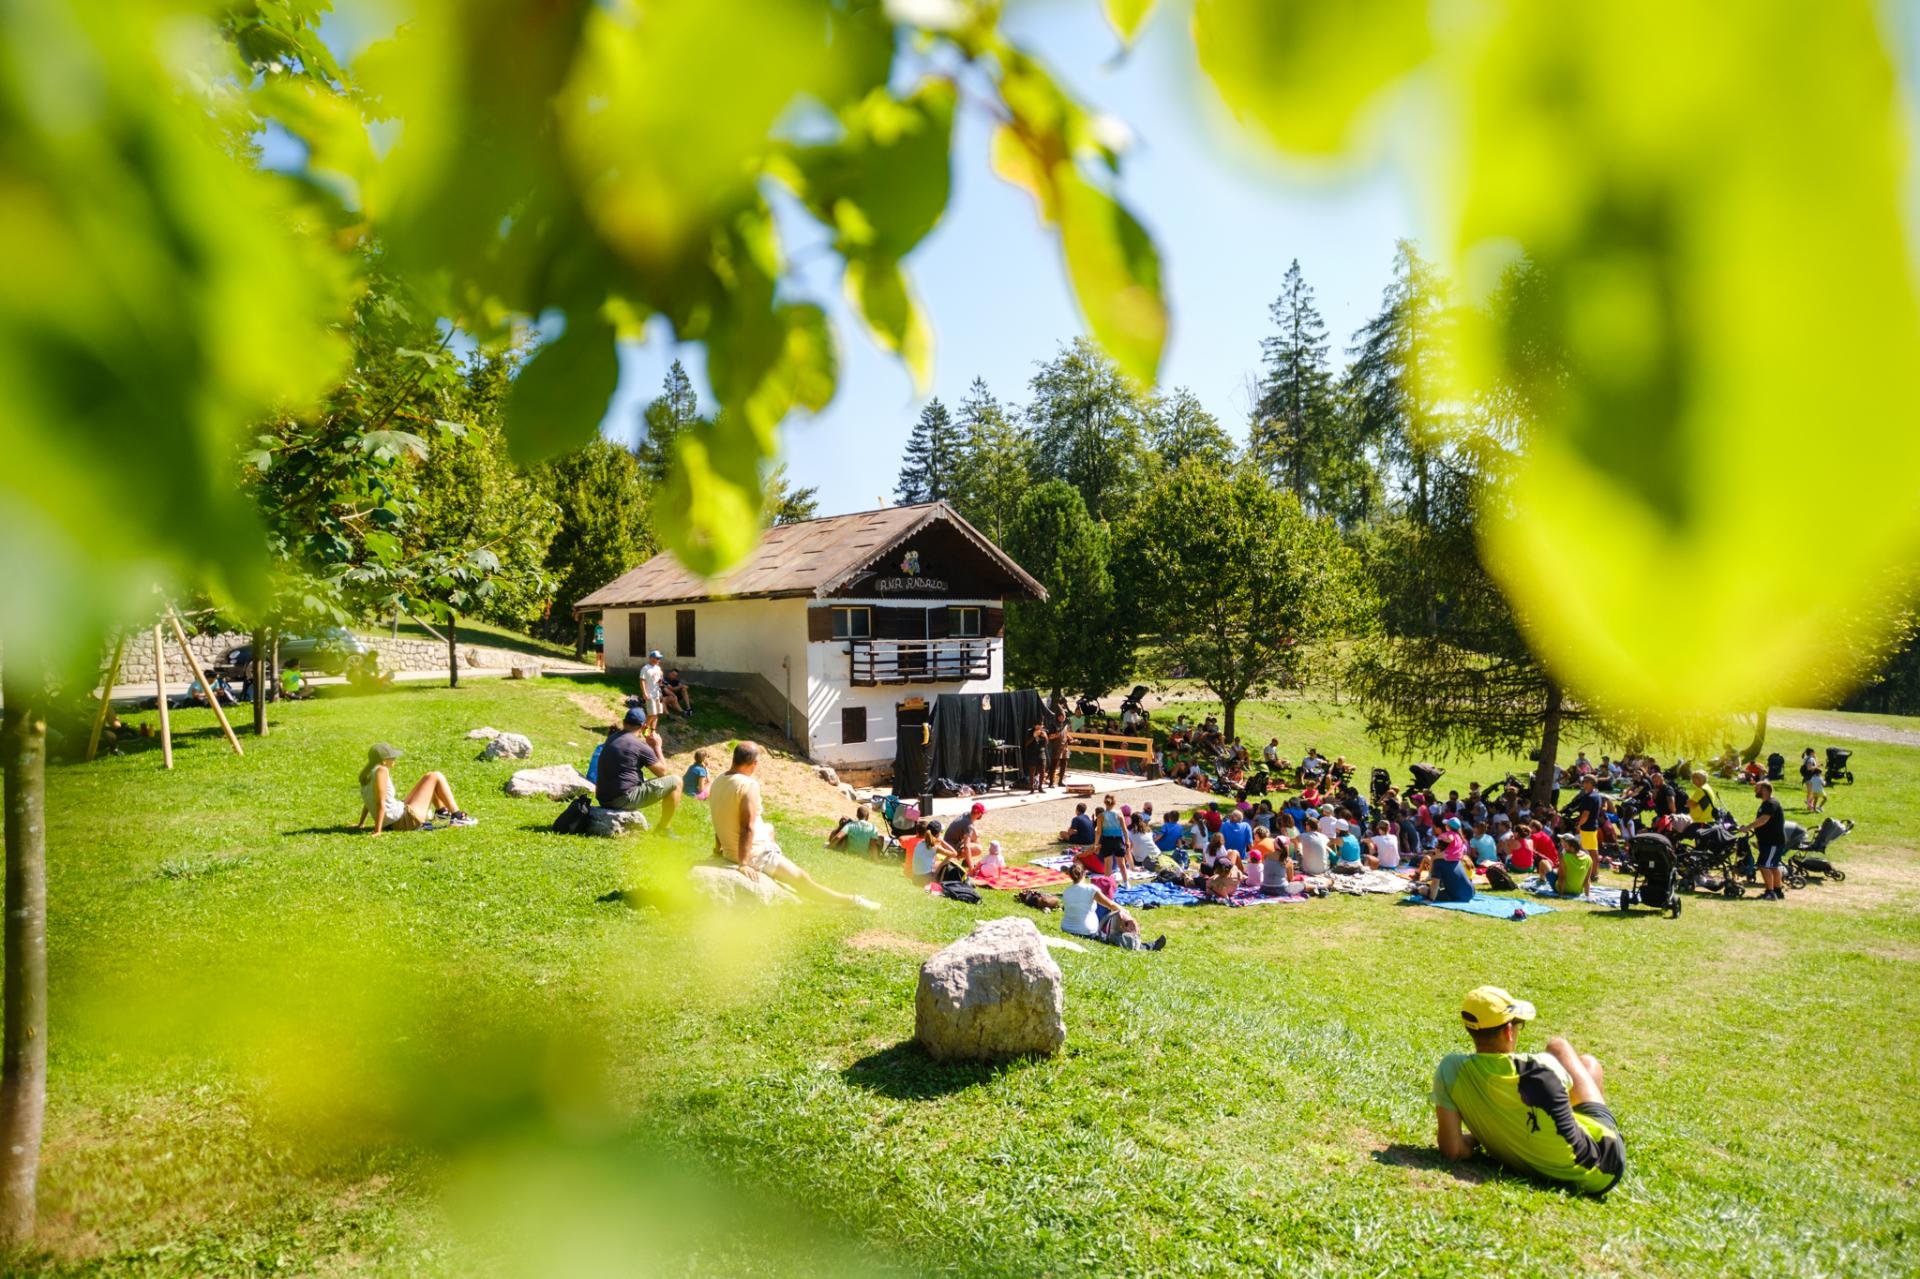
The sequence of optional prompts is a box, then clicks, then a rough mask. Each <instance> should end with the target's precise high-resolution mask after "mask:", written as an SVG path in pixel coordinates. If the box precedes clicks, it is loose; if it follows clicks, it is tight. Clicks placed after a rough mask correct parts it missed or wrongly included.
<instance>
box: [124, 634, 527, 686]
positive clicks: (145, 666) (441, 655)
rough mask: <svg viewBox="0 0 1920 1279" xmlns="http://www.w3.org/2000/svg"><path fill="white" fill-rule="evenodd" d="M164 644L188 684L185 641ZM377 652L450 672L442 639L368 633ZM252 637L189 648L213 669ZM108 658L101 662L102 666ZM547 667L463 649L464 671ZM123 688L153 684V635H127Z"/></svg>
mask: <svg viewBox="0 0 1920 1279" xmlns="http://www.w3.org/2000/svg"><path fill="white" fill-rule="evenodd" d="M162 638H163V639H164V640H165V645H164V649H163V652H164V656H165V658H166V664H167V681H168V682H169V683H172V684H185V683H187V682H189V681H190V680H192V678H193V676H194V674H195V672H193V671H191V670H189V669H188V668H187V664H186V661H185V659H183V658H182V657H181V656H180V642H179V641H178V640H176V639H174V637H173V631H172V630H171V628H163V630H162ZM360 638H361V639H362V640H363V641H364V642H365V643H366V644H367V645H369V646H370V647H371V648H372V649H373V650H374V652H376V653H378V654H379V655H380V669H381V670H382V671H383V672H388V673H392V672H396V671H445V670H446V669H447V646H446V645H445V644H442V643H441V642H440V641H439V640H430V639H426V640H423V639H391V638H389V637H387V636H384V635H363V636H361V637H360ZM251 639H252V637H251V636H248V635H243V634H237V633H234V632H230V631H228V632H212V633H209V634H205V635H188V636H187V647H189V648H190V649H192V650H193V655H194V658H195V659H196V660H197V661H198V662H199V663H200V665H201V666H202V667H203V668H205V667H211V666H213V665H214V664H215V663H216V662H218V661H219V660H220V658H221V657H222V656H224V655H225V654H226V652H227V650H228V649H230V648H234V647H237V646H239V645H241V644H246V643H249V642H251ZM105 660H106V655H103V656H102V658H101V661H102V667H103V669H104V663H105ZM528 663H533V664H535V665H540V666H545V665H548V664H549V662H548V660H547V659H544V658H539V657H534V656H531V655H529V654H526V653H516V652H513V651H512V650H510V649H504V648H489V647H485V646H483V645H478V644H461V645H460V667H461V669H462V670H470V669H473V668H476V667H490V668H493V669H500V668H504V667H509V666H513V665H516V664H519V665H526V664H528ZM117 682H118V683H121V684H151V683H153V632H152V631H141V632H138V633H137V634H131V635H129V636H128V637H127V647H126V651H125V652H124V653H123V654H122V655H121V657H120V674H119V676H118V679H117Z"/></svg>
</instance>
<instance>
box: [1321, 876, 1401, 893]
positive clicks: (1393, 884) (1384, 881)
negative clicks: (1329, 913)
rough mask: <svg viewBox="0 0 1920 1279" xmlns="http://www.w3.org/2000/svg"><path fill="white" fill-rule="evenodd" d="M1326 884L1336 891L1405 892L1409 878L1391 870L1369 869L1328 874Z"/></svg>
mask: <svg viewBox="0 0 1920 1279" xmlns="http://www.w3.org/2000/svg"><path fill="white" fill-rule="evenodd" d="M1326 885H1327V887H1328V888H1330V889H1332V890H1333V891H1334V892H1336V893H1353V894H1355V895H1359V894H1362V893H1404V892H1406V891H1407V880H1406V877H1405V876H1404V875H1397V874H1395V873H1394V872H1392V871H1390V870H1368V871H1362V872H1361V873H1360V874H1358V875H1328V876H1327V877H1326Z"/></svg>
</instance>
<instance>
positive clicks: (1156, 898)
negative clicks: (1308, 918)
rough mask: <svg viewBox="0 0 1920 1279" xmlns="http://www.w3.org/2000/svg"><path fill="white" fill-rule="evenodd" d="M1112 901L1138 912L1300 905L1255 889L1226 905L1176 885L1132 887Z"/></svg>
mask: <svg viewBox="0 0 1920 1279" xmlns="http://www.w3.org/2000/svg"><path fill="white" fill-rule="evenodd" d="M1113 900H1115V901H1117V902H1119V903H1120V904H1121V905H1122V906H1131V907H1134V908H1136V909H1139V910H1152V909H1154V908H1155V907H1156V906H1200V905H1211V906H1271V905H1273V904H1275V903H1277V902H1290V901H1291V902H1303V901H1305V900H1307V899H1306V898H1305V897H1304V896H1301V897H1268V896H1266V895H1265V894H1263V893H1262V892H1261V891H1260V890H1259V889H1257V888H1242V889H1241V890H1240V891H1239V892H1237V893H1235V894H1234V895H1233V896H1232V897H1231V898H1229V899H1228V900H1226V901H1219V900H1216V899H1214V898H1210V897H1208V896H1207V895H1206V894H1205V893H1202V892H1200V891H1198V890H1197V889H1192V888H1182V887H1180V886H1179V885H1178V884H1162V883H1159V882H1157V881H1156V882H1154V883H1148V884H1132V885H1129V886H1128V887H1126V888H1122V889H1119V890H1118V891H1116V892H1115V893H1114V895H1113Z"/></svg>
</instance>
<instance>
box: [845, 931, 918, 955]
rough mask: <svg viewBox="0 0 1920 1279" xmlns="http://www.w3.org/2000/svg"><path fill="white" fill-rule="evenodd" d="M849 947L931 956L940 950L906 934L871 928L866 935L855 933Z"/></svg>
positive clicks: (848, 940) (850, 939) (848, 943)
mask: <svg viewBox="0 0 1920 1279" xmlns="http://www.w3.org/2000/svg"><path fill="white" fill-rule="evenodd" d="M847 945H849V946H851V947H853V948H854V949H855V950H890V951H894V952H896V953H897V954H902V955H931V954H933V952H935V951H936V950H939V949H940V948H939V947H938V946H936V945H934V944H933V943H932V942H930V941H920V940H918V939H916V938H913V937H908V936H907V935H906V934H905V933H894V932H888V931H887V930H886V929H884V928H869V929H868V930H867V931H866V932H864V933H855V934H854V935H853V936H851V937H849V938H847Z"/></svg>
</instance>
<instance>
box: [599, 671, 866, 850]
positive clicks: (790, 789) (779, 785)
mask: <svg viewBox="0 0 1920 1279" xmlns="http://www.w3.org/2000/svg"><path fill="white" fill-rule="evenodd" d="M700 695H701V698H702V702H701V706H709V707H718V708H720V709H722V710H724V711H726V712H727V714H728V716H729V717H730V718H734V719H737V720H739V721H741V722H744V723H749V724H750V723H752V722H753V721H754V719H755V718H756V717H755V714H754V712H753V711H752V710H751V709H750V708H749V707H747V706H746V705H744V704H743V703H740V702H737V701H735V700H733V699H732V698H730V697H728V696H727V695H726V694H725V693H719V692H714V691H711V690H707V689H702V690H700ZM574 696H575V697H576V698H578V697H580V696H584V695H581V694H576V695H574ZM699 714H700V706H696V708H695V718H696V722H694V723H691V724H689V723H687V722H685V721H684V720H679V719H675V718H674V717H673V716H671V715H669V716H665V717H663V718H662V719H661V721H660V734H661V737H662V738H663V740H664V741H665V743H666V747H667V766H668V768H669V769H671V770H672V771H673V772H676V773H679V772H684V771H685V770H686V768H687V766H688V765H690V764H692V763H693V753H694V752H695V751H696V750H701V749H705V750H706V752H707V760H706V763H707V771H708V772H709V773H711V774H712V775H713V776H715V777H718V776H719V775H720V774H722V773H724V772H726V771H727V765H728V762H729V757H730V752H731V751H732V750H733V744H734V743H735V742H737V741H739V740H740V739H741V737H742V736H743V735H744V734H742V733H741V732H740V731H739V727H740V724H739V723H729V724H726V725H718V726H713V725H703V724H701V723H699V722H698V718H699ZM750 731H751V733H752V740H753V741H755V742H758V743H759V744H760V747H761V750H762V754H761V756H760V768H759V771H758V773H757V774H756V775H757V776H758V777H759V779H760V792H761V794H763V795H764V796H766V802H767V806H768V807H769V808H770V809H772V810H774V812H775V814H776V816H777V817H778V816H786V817H799V818H819V819H821V820H823V821H825V822H827V823H831V822H832V821H833V820H834V819H835V818H837V817H840V816H843V815H844V816H848V817H851V816H852V815H853V801H852V800H850V799H848V798H847V797H846V796H845V795H843V794H842V793H841V792H840V788H839V787H838V786H829V785H828V784H827V783H826V782H824V781H822V780H821V778H820V773H819V768H818V766H817V765H816V764H814V763H813V761H812V760H810V759H808V758H807V757H806V756H805V755H803V754H801V753H800V751H799V750H798V748H796V747H795V746H794V744H793V743H792V742H790V741H788V740H787V739H785V738H784V737H782V736H781V735H780V734H779V733H776V732H772V731H770V730H768V729H765V728H755V729H752V730H750ZM820 833H821V837H822V838H824V837H825V836H826V831H825V830H824V829H823V830H822V831H821V832H820Z"/></svg>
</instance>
